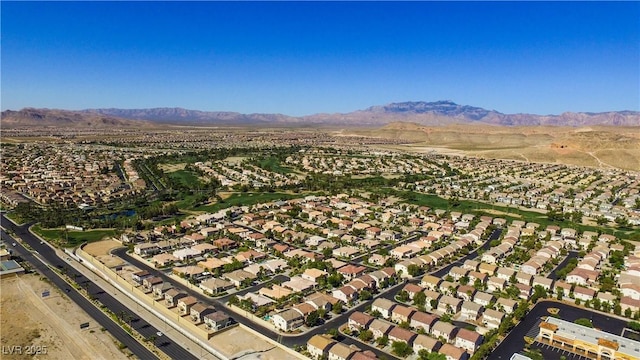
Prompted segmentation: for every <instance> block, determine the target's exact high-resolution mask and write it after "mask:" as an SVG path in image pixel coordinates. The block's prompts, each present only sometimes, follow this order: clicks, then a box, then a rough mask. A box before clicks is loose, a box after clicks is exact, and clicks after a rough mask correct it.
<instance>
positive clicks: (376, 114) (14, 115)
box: [2, 100, 640, 127]
mask: <svg viewBox="0 0 640 360" xmlns="http://www.w3.org/2000/svg"><path fill="white" fill-rule="evenodd" d="M2 116H3V120H4V119H5V118H6V119H7V122H6V124H13V123H14V121H19V122H22V124H23V125H28V124H33V125H60V124H66V126H72V125H73V124H79V125H82V124H83V123H86V124H85V125H87V124H92V123H95V124H96V125H94V126H108V125H114V126H118V125H120V126H130V125H128V124H129V123H128V122H126V121H125V120H123V119H130V120H146V121H149V122H153V123H171V124H181V125H185V124H194V125H195V124H197V125H264V126H270V125H291V126H298V125H304V126H353V127H360V126H364V127H367V126H370V127H371V126H373V127H379V126H383V125H385V124H389V123H394V122H412V123H416V124H420V125H428V126H444V125H451V124H484V125H507V126H540V125H543V126H546V125H553V126H592V125H616V126H638V125H640V112H637V111H610V112H602V113H587V112H584V113H571V112H566V113H563V114H560V115H533V114H503V113H501V112H498V111H496V110H486V109H483V108H480V107H475V106H470V105H459V104H456V103H454V102H452V101H449V100H443V101H435V102H424V101H408V102H400V103H391V104H387V105H382V106H372V107H369V108H367V109H364V110H357V111H353V112H350V113H344V114H342V113H336V114H315V115H308V116H301V117H293V116H287V115H283V114H241V113H237V112H225V111H200V110H188V109H183V108H151V109H116V108H110V109H88V110H82V111H67V110H49V109H33V108H27V109H23V110H20V111H11V110H7V111H5V112H3V113H2Z"/></svg>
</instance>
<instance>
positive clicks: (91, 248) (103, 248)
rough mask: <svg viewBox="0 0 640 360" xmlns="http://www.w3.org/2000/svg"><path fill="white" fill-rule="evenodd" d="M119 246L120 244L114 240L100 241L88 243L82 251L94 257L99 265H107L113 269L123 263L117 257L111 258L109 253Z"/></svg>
mask: <svg viewBox="0 0 640 360" xmlns="http://www.w3.org/2000/svg"><path fill="white" fill-rule="evenodd" d="M121 246H122V244H120V243H119V242H117V241H115V240H102V241H96V242H92V243H89V244H87V245H86V246H85V247H83V248H82V249H83V250H84V251H86V252H87V253H89V254H90V255H92V256H94V257H95V258H96V259H98V260H100V262H101V263H103V264H105V265H107V266H108V267H114V266H119V265H123V264H124V261H122V259H120V258H119V257H117V256H111V254H110V253H109V251H110V250H111V249H115V248H119V247H121Z"/></svg>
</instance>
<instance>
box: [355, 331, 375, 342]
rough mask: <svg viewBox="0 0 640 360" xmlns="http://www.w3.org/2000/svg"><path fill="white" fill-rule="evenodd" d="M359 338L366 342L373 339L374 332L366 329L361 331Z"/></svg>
mask: <svg viewBox="0 0 640 360" xmlns="http://www.w3.org/2000/svg"><path fill="white" fill-rule="evenodd" d="M358 339H360V340H362V341H364V342H369V341H371V339H373V332H372V331H371V330H369V329H364V330H362V331H360V334H359V335H358Z"/></svg>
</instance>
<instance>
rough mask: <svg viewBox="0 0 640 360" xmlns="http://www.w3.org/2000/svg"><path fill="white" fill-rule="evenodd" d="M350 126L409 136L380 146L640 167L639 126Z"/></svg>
mask: <svg viewBox="0 0 640 360" xmlns="http://www.w3.org/2000/svg"><path fill="white" fill-rule="evenodd" d="M350 131H351V132H352V133H354V134H357V135H365V136H374V137H382V138H389V139H400V140H406V142H407V144H406V145H376V146H378V147H382V148H393V149H397V150H406V151H415V152H421V153H425V152H432V151H433V152H437V153H442V154H446V155H467V156H477V157H483V158H498V159H512V160H521V161H527V162H545V163H562V164H569V165H579V166H589V167H599V168H620V169H628V170H640V127H622V126H619V127H616V126H590V127H561V126H530V127H508V126H490V125H485V126H479V125H449V126H422V125H418V124H409V123H402V124H394V125H393V126H391V125H390V126H386V127H383V128H378V129H358V130H350Z"/></svg>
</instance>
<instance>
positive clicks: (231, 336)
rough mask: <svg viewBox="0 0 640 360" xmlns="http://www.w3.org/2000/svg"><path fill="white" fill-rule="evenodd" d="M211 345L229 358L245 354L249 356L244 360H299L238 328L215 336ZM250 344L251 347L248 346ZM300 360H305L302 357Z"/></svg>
mask: <svg viewBox="0 0 640 360" xmlns="http://www.w3.org/2000/svg"><path fill="white" fill-rule="evenodd" d="M209 343H211V345H212V346H213V347H214V348H216V349H218V351H220V352H221V353H222V354H223V355H224V356H226V357H228V358H236V357H240V356H242V355H243V354H249V353H253V354H250V355H246V356H244V357H243V359H260V360H288V359H291V360H294V359H299V358H297V357H295V356H293V355H291V354H289V353H288V352H286V351H285V350H283V349H281V348H280V347H277V346H275V345H274V344H272V343H271V342H269V341H266V340H264V339H262V338H260V337H258V336H256V335H254V334H253V333H251V332H249V331H247V330H245V329H243V328H241V327H240V326H236V327H234V328H233V329H230V330H227V331H223V332H222V333H220V334H217V335H214V336H213V337H212V338H211V339H210V340H209ZM248 344H250V346H249V347H247V345H248ZM300 358H303V356H302V355H300Z"/></svg>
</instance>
